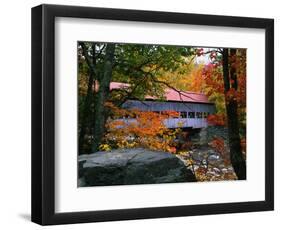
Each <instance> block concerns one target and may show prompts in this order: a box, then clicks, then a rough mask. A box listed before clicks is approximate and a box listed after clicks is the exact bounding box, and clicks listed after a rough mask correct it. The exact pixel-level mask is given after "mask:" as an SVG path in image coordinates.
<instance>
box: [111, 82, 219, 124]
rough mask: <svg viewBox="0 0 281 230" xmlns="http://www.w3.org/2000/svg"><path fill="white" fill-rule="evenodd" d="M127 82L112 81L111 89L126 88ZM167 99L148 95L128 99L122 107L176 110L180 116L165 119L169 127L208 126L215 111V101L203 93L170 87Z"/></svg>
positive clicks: (166, 94) (143, 109) (156, 110)
mask: <svg viewBox="0 0 281 230" xmlns="http://www.w3.org/2000/svg"><path fill="white" fill-rule="evenodd" d="M127 86H128V85H127V84H125V83H119V82H111V84H110V89H111V90H113V89H120V88H126V87H127ZM164 96H165V98H166V100H165V101H160V100H159V99H157V98H153V97H151V96H146V97H145V100H144V101H139V100H136V99H128V100H127V101H126V102H125V103H124V104H123V105H122V107H123V108H125V109H132V108H134V109H136V108H137V109H139V110H140V111H153V112H158V113H161V112H162V111H176V112H178V113H179V117H176V118H175V117H173V118H169V119H166V120H165V125H166V126H167V127H168V128H178V127H183V128H203V127H207V126H208V123H207V116H208V115H210V114H213V113H214V112H215V106H214V103H211V102H209V101H208V97H207V96H206V95H205V94H203V93H195V92H184V91H176V90H174V89H171V88H168V89H166V90H165V95H164Z"/></svg>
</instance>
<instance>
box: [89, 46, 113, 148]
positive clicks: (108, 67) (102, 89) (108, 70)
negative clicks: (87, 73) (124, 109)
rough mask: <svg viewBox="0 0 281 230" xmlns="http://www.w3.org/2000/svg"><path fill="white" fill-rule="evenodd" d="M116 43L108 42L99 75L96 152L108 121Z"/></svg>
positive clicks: (94, 132)
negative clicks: (107, 113)
mask: <svg viewBox="0 0 281 230" xmlns="http://www.w3.org/2000/svg"><path fill="white" fill-rule="evenodd" d="M114 51H115V45H114V44H111V43H109V44H107V47H106V49H105V60H104V66H103V71H102V74H100V75H99V76H98V87H97V88H98V89H97V92H96V97H95V101H94V125H93V126H94V127H93V143H92V152H96V151H98V149H99V145H100V143H101V141H102V137H103V135H104V132H105V122H106V118H107V116H106V109H105V107H104V103H105V102H106V100H107V99H108V96H109V93H110V90H109V87H110V81H111V77H112V66H113V61H114Z"/></svg>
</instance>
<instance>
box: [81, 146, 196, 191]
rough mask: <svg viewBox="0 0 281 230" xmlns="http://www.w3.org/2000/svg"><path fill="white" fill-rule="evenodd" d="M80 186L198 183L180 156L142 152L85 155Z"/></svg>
mask: <svg viewBox="0 0 281 230" xmlns="http://www.w3.org/2000/svg"><path fill="white" fill-rule="evenodd" d="M78 161H79V183H78V184H79V186H97V185H128V184H156V183H175V182H193V181H196V178H195V176H194V175H193V173H192V172H191V171H190V170H189V169H187V168H186V166H185V165H184V163H183V162H182V161H181V160H180V159H179V158H177V157H176V156H174V155H172V154H170V153H166V152H160V151H151V150H147V149H142V148H136V149H121V150H120V149H117V150H112V151H106V152H102V151H100V152H96V153H93V154H89V155H81V156H79V158H78Z"/></svg>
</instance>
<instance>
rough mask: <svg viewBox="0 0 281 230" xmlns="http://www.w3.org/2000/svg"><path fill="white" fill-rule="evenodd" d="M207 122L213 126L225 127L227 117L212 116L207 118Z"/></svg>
mask: <svg viewBox="0 0 281 230" xmlns="http://www.w3.org/2000/svg"><path fill="white" fill-rule="evenodd" d="M207 121H208V123H209V124H211V125H218V126H224V125H225V115H224V114H211V115H209V116H208V117H207Z"/></svg>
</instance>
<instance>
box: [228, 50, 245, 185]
mask: <svg viewBox="0 0 281 230" xmlns="http://www.w3.org/2000/svg"><path fill="white" fill-rule="evenodd" d="M230 55H231V57H234V56H235V55H236V49H230ZM228 56H229V49H223V79H224V92H225V105H226V113H227V123H228V136H229V137H228V138H229V147H230V159H231V163H232V166H233V168H234V171H235V173H236V176H237V177H238V180H245V179H246V162H245V160H244V158H243V155H242V151H241V144H240V135H239V122H238V113H237V107H238V106H237V101H236V100H235V97H234V98H233V97H228V95H227V93H228V92H229V90H230V88H233V89H234V90H235V92H236V91H237V87H238V84H237V76H236V67H235V65H231V66H230V67H229V57H228ZM230 79H231V81H230Z"/></svg>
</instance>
